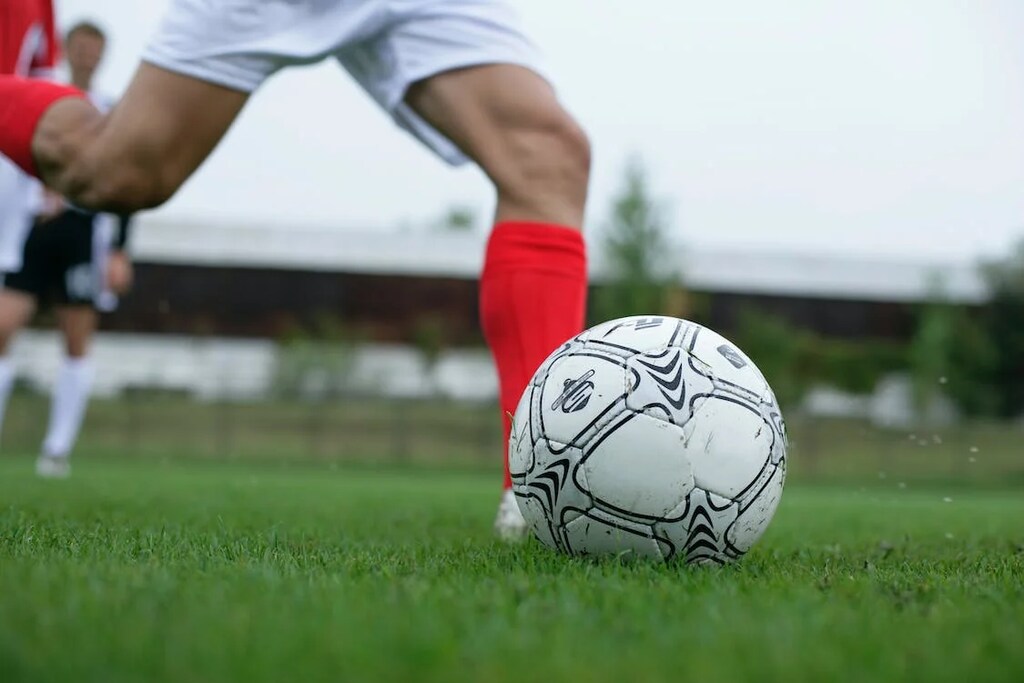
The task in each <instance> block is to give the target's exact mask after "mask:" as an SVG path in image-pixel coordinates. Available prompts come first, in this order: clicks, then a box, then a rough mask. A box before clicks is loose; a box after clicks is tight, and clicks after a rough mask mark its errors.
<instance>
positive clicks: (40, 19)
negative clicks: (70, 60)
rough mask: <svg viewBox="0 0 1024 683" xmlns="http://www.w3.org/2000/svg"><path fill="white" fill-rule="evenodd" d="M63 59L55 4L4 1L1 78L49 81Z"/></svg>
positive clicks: (0, 21)
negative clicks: (13, 77) (7, 76)
mask: <svg viewBox="0 0 1024 683" xmlns="http://www.w3.org/2000/svg"><path fill="white" fill-rule="evenodd" d="M59 58H60V42H59V40H58V38H57V27H56V25H55V22H54V19H53V1H52V0H0V74H7V75H15V76H26V77H27V76H32V77H42V78H45V77H48V76H52V73H53V70H54V69H55V68H56V66H57V62H58V60H59Z"/></svg>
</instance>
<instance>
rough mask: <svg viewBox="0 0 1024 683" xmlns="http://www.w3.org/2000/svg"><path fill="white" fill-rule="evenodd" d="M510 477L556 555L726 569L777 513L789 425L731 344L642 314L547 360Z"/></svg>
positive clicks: (528, 403) (522, 410) (523, 410)
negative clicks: (632, 557) (628, 556)
mask: <svg viewBox="0 0 1024 683" xmlns="http://www.w3.org/2000/svg"><path fill="white" fill-rule="evenodd" d="M509 466H510V469H511V471H512V485H513V491H514V492H515V495H516V500H517V501H518V502H519V508H520V510H522V513H523V516H524V517H525V518H526V520H527V522H528V523H529V524H530V526H531V527H532V529H533V531H534V533H535V534H536V536H537V538H539V539H540V540H541V541H542V542H543V543H544V544H546V545H548V546H551V547H552V548H555V549H557V550H560V551H562V552H565V553H569V554H573V555H593V554H621V553H635V554H637V555H640V556H644V557H650V558H656V559H662V560H665V561H676V560H682V561H685V562H690V563H708V562H710V563H716V564H724V563H726V562H730V561H733V560H736V559H738V558H740V557H741V556H742V555H743V554H744V553H746V552H747V551H748V550H749V549H750V547H751V546H752V545H753V544H754V542H755V541H757V539H758V538H760V536H761V534H762V533H764V530H765V528H767V526H768V523H769V522H770V521H771V519H772V516H773V515H774V514H775V509H776V507H777V506H778V504H779V499H780V497H781V496H782V486H783V482H784V480H785V477H786V428H785V424H784V423H783V420H782V415H781V413H780V411H779V406H778V404H777V402H776V400H775V395H774V394H773V393H772V390H771V387H769V386H768V382H767V381H765V378H764V375H762V374H761V372H760V371H759V370H758V369H757V367H756V366H755V365H754V363H753V362H752V361H751V360H750V359H749V358H748V357H747V356H746V355H744V354H743V352H742V351H740V350H739V349H737V348H736V347H735V346H734V345H733V344H731V343H730V342H728V341H727V340H725V339H724V338H723V337H721V336H719V335H718V334H716V333H714V332H712V331H711V330H709V329H707V328H705V327H702V326H700V325H697V324H696V323H692V322H688V321H686V320H679V319H677V318H670V317H664V316H636V317H631V318H622V319H620V320H613V321H611V322H607V323H603V324H601V325H598V326H596V327H593V328H591V329H589V330H587V331H586V332H583V333H582V334H580V335H579V336H577V337H575V338H573V339H571V340H570V341H568V342H567V343H565V344H564V345H563V346H562V347H561V348H559V349H558V350H557V351H555V352H554V353H552V354H551V356H550V357H548V359H547V360H546V361H545V362H544V364H543V365H542V366H541V367H540V369H539V370H537V373H536V374H535V375H534V377H533V380H532V381H531V382H530V385H529V386H528V387H527V389H526V392H525V393H524V394H523V398H522V400H521V401H520V402H519V407H518V409H517V410H516V414H515V417H514V420H513V430H512V438H511V441H510V443H509Z"/></svg>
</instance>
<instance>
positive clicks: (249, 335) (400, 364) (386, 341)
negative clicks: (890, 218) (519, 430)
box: [13, 223, 985, 413]
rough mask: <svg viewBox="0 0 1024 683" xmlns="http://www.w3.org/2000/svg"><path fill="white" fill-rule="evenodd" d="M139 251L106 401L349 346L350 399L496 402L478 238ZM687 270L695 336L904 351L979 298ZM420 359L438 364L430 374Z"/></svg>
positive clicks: (698, 259)
mask: <svg viewBox="0 0 1024 683" xmlns="http://www.w3.org/2000/svg"><path fill="white" fill-rule="evenodd" d="M133 239H134V244H133V247H132V248H133V252H134V254H135V259H136V264H137V265H136V267H137V273H136V275H137V284H136V289H135V291H134V292H133V293H132V295H131V296H130V297H128V298H127V299H126V300H125V301H124V302H123V304H122V306H121V308H120V309H119V310H118V311H117V312H116V313H115V314H113V315H111V316H109V317H108V318H107V319H106V320H105V321H104V330H105V331H106V333H104V334H101V335H100V337H99V339H98V340H97V342H96V344H95V352H94V357H95V359H96V363H97V366H98V368H99V373H98V378H97V391H98V392H99V393H101V394H108V395H112V394H117V393H119V392H122V391H124V390H125V389H130V388H147V389H152V388H157V389H162V390H171V391H177V392H184V393H188V394H190V395H193V396H196V397H199V398H211V399H212V398H219V397H235V398H257V397H261V396H264V395H266V394H267V393H268V392H270V391H271V390H272V389H273V388H274V387H275V386H276V384H277V383H279V382H280V377H281V371H282V367H283V366H285V365H287V364H288V363H289V362H291V361H289V360H288V359H287V358H285V353H284V352H283V351H282V348H283V347H282V346H281V345H279V344H278V343H277V342H280V341H283V340H288V339H291V340H309V339H314V338H326V339H329V340H330V339H334V340H343V341H346V342H351V343H349V344H347V346H349V347H350V355H351V358H349V359H348V360H347V361H346V369H345V374H346V380H345V382H346V387H345V389H346V391H349V392H352V393H380V394H386V395H389V396H406V397H417V396H435V395H442V396H448V397H452V398H458V399H463V400H491V399H493V397H494V396H495V395H496V393H497V381H496V378H495V375H494V370H493V368H492V366H491V362H490V357H489V355H488V353H487V351H486V349H485V348H484V347H483V340H482V338H481V335H480V332H479V320H478V314H477V283H476V278H477V276H478V273H479V270H480V267H481V264H482V260H483V253H484V247H485V239H486V238H485V236H484V235H480V234H473V233H451V232H438V233H428V234H424V233H409V234H394V233H390V234H384V233H377V234H373V233H354V232H348V231H341V230H312V229H308V228H303V229H287V228H284V227H280V226H277V227H258V226H248V227H242V226H216V225H205V224H169V223H162V224H161V223H149V224H143V225H142V226H141V227H140V229H139V230H137V231H136V234H135V236H134V238H133ZM677 262H678V264H679V267H680V271H681V272H682V273H683V274H684V278H685V282H686V285H687V287H688V288H689V290H690V291H692V292H694V293H696V294H697V295H699V296H700V297H701V299H702V301H703V305H702V311H701V318H700V320H701V322H704V323H706V324H708V325H710V326H711V327H713V328H715V329H717V330H719V331H721V332H723V333H725V334H728V333H729V332H730V330H731V329H733V327H734V325H735V323H736V320H737V317H738V316H739V314H740V313H741V312H742V311H743V310H744V309H746V308H757V309H758V310H761V311H766V312H770V313H773V314H776V315H779V316H782V317H784V318H786V319H788V320H789V321H790V322H793V323H795V324H797V325H799V326H801V327H803V328H808V329H812V330H815V331H817V332H820V333H822V334H825V335H829V336H837V337H846V338H852V339H855V338H869V337H870V338H884V339H891V340H906V339H908V338H909V337H910V335H911V334H912V333H913V329H914V316H915V307H916V305H917V304H919V303H920V302H922V301H925V300H927V299H928V298H929V297H930V296H931V295H932V293H933V292H932V286H933V283H934V282H935V278H936V277H940V278H941V281H942V282H943V287H944V292H945V296H946V297H947V298H948V299H949V300H951V301H954V302H958V303H962V304H968V305H970V304H976V303H980V302H981V301H983V300H984V297H985V289H984V285H983V283H982V282H981V280H980V278H979V276H978V274H977V272H976V270H975V268H973V267H972V266H971V264H966V263H964V264H951V265H945V266H938V267H936V266H935V265H934V264H921V263H911V262H900V261H889V260H866V259H863V258H853V257H849V258H846V257H837V256H829V257H823V256H814V255H792V254H788V255H787V254H769V253H755V252H749V253H744V252H738V251H726V250H721V251H706V250H698V249H692V250H681V251H680V252H679V254H678V257H677ZM605 270H606V269H605V268H604V266H603V265H602V264H601V263H600V262H594V263H592V280H593V281H594V282H597V283H600V281H601V280H602V278H603V274H604V272H605ZM56 344H58V339H57V337H56V335H55V334H53V333H49V332H45V331H30V332H27V333H26V334H23V335H22V336H21V337H19V338H18V339H17V341H16V343H15V345H14V348H13V355H14V357H15V358H16V359H17V362H18V367H19V374H20V376H21V378H22V379H23V381H27V382H28V383H29V384H31V385H33V386H35V387H37V388H39V389H46V388H47V387H48V385H49V382H51V381H52V377H53V375H54V368H53V367H51V366H52V365H53V362H54V359H56V358H57V357H58V354H57V353H56V349H55V348H52V347H54V346H55V345H56ZM426 347H431V348H433V349H434V350H436V351H437V354H436V357H435V358H432V359H431V360H430V361H429V362H425V358H424V354H423V349H424V348H426ZM318 372H319V371H318V370H317V369H316V368H315V367H314V368H309V369H308V372H307V374H308V377H307V378H306V379H307V380H309V381H308V382H306V384H308V385H309V387H310V389H309V390H310V391H311V392H312V393H316V392H317V391H320V390H321V389H323V386H322V385H323V384H324V382H325V381H328V380H325V379H324V377H323V373H322V372H319V374H318ZM318 378H319V379H318ZM304 381H305V380H304ZM318 387H320V389H318ZM840 412H847V413H849V412H850V410H848V409H844V410H842V411H840Z"/></svg>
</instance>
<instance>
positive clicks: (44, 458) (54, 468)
mask: <svg viewBox="0 0 1024 683" xmlns="http://www.w3.org/2000/svg"><path fill="white" fill-rule="evenodd" d="M36 474H37V475H39V476H40V477H42V478H43V479H67V478H68V477H70V476H71V465H70V464H68V459H67V458H66V457H64V458H61V457H57V456H50V455H40V456H39V458H38V459H36Z"/></svg>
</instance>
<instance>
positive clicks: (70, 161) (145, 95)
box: [35, 63, 248, 210]
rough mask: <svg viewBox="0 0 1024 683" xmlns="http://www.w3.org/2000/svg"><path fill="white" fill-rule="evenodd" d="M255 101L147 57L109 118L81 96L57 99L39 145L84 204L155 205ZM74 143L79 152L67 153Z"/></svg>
mask: <svg viewBox="0 0 1024 683" xmlns="http://www.w3.org/2000/svg"><path fill="white" fill-rule="evenodd" d="M247 99H248V93H246V92H241V91H238V90H233V89H231V88H227V87H224V86H221V85H216V84H214V83H211V82H207V81H203V80H200V79H198V78H193V77H190V76H185V75H182V74H178V73H174V72H172V71H168V70H166V69H163V68H160V67H158V66H154V65H152V64H148V63H143V64H141V65H140V66H139V68H138V71H136V73H135V76H134V78H133V79H132V82H131V84H130V85H129V87H128V90H127V92H126V93H125V95H124V97H123V98H122V100H121V101H120V102H119V103H118V104H117V106H115V107H114V109H113V110H112V111H111V112H110V113H109V114H108V115H106V116H103V117H100V116H99V115H98V114H94V115H92V116H91V117H90V115H89V114H88V112H85V111H83V110H82V106H83V105H82V103H81V102H80V101H77V100H64V101H61V102H59V103H58V104H57V105H55V106H54V107H53V108H52V109H51V111H50V112H48V113H47V115H46V116H45V117H44V118H43V120H42V122H41V124H40V128H39V133H38V134H37V138H36V140H37V145H36V148H35V149H36V150H37V153H38V154H37V155H39V156H42V157H43V158H42V160H41V166H42V167H43V168H44V170H45V168H46V157H48V156H49V157H52V158H53V159H54V160H55V162H54V164H52V166H53V169H54V170H53V172H52V173H48V174H47V176H46V177H47V180H48V181H49V182H50V183H51V184H52V185H54V186H55V187H56V188H58V189H59V190H61V191H62V192H65V193H66V194H68V195H69V196H70V197H71V198H72V199H73V200H75V201H76V202H77V203H78V204H80V205H82V206H88V207H102V208H107V209H122V208H123V209H125V210H134V209H138V208H144V207H148V206H155V205H158V204H160V203H162V202H163V201H166V200H167V199H168V198H170V196H171V195H173V194H174V192H175V191H176V190H177V189H178V188H179V187H180V186H181V185H182V184H183V183H184V182H185V180H187V179H188V177H189V176H190V175H192V173H193V172H194V171H195V170H196V169H197V168H198V167H199V165H200V164H201V163H202V162H203V161H204V160H205V159H206V157H207V156H209V154H210V152H212V151H213V149H214V148H215V147H216V146H217V143H218V142H220V140H221V138H222V137H223V136H224V134H225V133H226V132H227V130H228V128H229V127H230V126H231V123H232V122H233V121H234V120H235V118H236V117H237V115H238V113H239V112H240V111H241V109H242V107H243V106H244V105H245V102H246V100H247ZM47 145H49V146H50V147H52V148H53V150H52V154H46V153H45V152H46V149H47ZM40 146H41V147H40ZM40 149H42V151H40ZM68 149H70V150H73V153H72V154H70V155H69V156H65V157H63V158H62V157H61V150H68Z"/></svg>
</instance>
